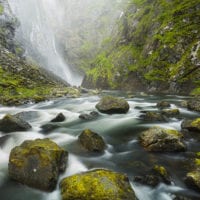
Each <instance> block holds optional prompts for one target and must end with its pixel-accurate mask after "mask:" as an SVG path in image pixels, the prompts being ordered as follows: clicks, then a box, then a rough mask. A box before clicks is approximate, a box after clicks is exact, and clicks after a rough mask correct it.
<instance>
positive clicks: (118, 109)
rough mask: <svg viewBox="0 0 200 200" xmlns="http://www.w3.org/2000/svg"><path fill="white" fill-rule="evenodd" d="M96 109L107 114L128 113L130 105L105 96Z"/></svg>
mask: <svg viewBox="0 0 200 200" xmlns="http://www.w3.org/2000/svg"><path fill="white" fill-rule="evenodd" d="M96 108H97V109H98V110H99V111H100V112H102V113H107V114H115V113H127V112H128V110H129V104H128V102H127V101H126V100H124V99H122V98H118V97H113V96H104V97H103V98H102V99H101V100H100V102H99V103H98V104H97V105H96Z"/></svg>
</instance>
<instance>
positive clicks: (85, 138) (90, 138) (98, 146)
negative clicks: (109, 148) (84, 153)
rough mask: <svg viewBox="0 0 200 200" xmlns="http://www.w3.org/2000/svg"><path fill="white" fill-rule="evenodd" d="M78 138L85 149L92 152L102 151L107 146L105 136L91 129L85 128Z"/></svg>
mask: <svg viewBox="0 0 200 200" xmlns="http://www.w3.org/2000/svg"><path fill="white" fill-rule="evenodd" d="M78 140H79V142H80V144H81V145H82V146H83V147H84V148H85V149H87V150H88V151H91V152H102V151H104V149H105V147H106V144H105V142H104V140H103V138H102V137H101V136H100V135H98V134H97V133H95V132H93V131H91V130H89V129H86V130H84V131H83V132H82V133H81V134H80V135H79V137H78Z"/></svg>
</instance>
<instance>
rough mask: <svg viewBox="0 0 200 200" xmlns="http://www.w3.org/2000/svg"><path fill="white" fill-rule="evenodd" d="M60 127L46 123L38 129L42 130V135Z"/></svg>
mask: <svg viewBox="0 0 200 200" xmlns="http://www.w3.org/2000/svg"><path fill="white" fill-rule="evenodd" d="M59 127H60V126H59V125H57V124H53V123H52V124H51V123H48V124H44V125H42V126H41V127H40V128H41V129H42V132H44V133H49V132H51V131H53V130H55V129H57V128H59Z"/></svg>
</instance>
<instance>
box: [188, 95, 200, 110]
mask: <svg viewBox="0 0 200 200" xmlns="http://www.w3.org/2000/svg"><path fill="white" fill-rule="evenodd" d="M187 107H188V109H190V110H194V111H198V112H200V98H199V99H192V100H189V101H188V102H187Z"/></svg>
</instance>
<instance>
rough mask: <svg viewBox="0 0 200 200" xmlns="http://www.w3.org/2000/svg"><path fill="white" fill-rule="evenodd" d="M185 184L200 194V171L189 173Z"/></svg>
mask: <svg viewBox="0 0 200 200" xmlns="http://www.w3.org/2000/svg"><path fill="white" fill-rule="evenodd" d="M185 182H186V184H187V185H188V186H189V187H191V188H193V189H195V190H198V191H199V192H200V169H199V170H194V171H192V172H189V173H187V175H186V179H185Z"/></svg>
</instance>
